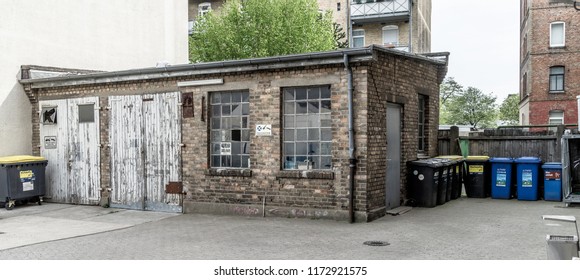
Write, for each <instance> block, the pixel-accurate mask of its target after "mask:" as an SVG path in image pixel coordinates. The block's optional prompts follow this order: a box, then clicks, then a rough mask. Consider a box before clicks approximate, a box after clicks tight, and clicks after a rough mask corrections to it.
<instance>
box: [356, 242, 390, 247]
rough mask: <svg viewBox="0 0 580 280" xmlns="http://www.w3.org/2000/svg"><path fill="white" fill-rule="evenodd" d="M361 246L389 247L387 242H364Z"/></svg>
mask: <svg viewBox="0 0 580 280" xmlns="http://www.w3.org/2000/svg"><path fill="white" fill-rule="evenodd" d="M363 244H364V245H368V246H387V245H391V244H390V243H389V242H387V241H365V242H364V243H363Z"/></svg>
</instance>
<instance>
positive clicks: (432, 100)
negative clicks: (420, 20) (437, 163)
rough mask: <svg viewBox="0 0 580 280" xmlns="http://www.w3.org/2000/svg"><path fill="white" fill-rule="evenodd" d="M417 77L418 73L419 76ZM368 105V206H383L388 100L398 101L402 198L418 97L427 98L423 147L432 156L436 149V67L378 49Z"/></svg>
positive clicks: (413, 149) (413, 147) (414, 144)
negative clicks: (400, 109) (399, 111)
mask: <svg viewBox="0 0 580 280" xmlns="http://www.w3.org/2000/svg"><path fill="white" fill-rule="evenodd" d="M418 77H421V78H420V79H419V78H418ZM368 94H369V103H368V106H369V109H368V114H369V117H368V120H369V124H368V126H369V129H368V135H367V137H368V145H369V147H368V150H369V153H368V156H369V159H368V161H369V171H368V173H369V178H368V193H369V202H368V204H369V205H368V208H369V210H374V209H377V208H381V207H385V180H386V178H385V170H386V168H387V167H386V160H385V159H386V157H387V147H386V146H385V145H384V143H387V139H386V136H387V135H386V134H387V133H389V132H388V131H387V132H386V133H385V131H384V129H386V122H387V120H386V107H387V103H395V104H399V105H401V107H402V111H401V112H402V116H401V122H402V124H401V128H402V131H401V134H402V135H401V137H402V139H401V142H402V143H401V199H402V200H404V199H405V198H406V195H407V188H406V176H405V175H406V163H407V162H408V161H411V160H415V159H417V155H418V141H417V135H418V106H417V104H418V97H419V94H422V95H424V96H426V97H427V100H426V104H425V105H426V115H425V119H426V128H425V129H426V130H425V136H426V142H427V144H426V146H427V147H426V151H425V155H427V156H435V155H436V153H437V151H436V149H437V129H438V125H439V123H438V120H439V115H438V112H439V110H438V108H439V107H438V106H439V84H438V78H437V70H436V69H435V67H433V66H432V65H430V64H429V63H427V62H418V61H414V60H410V59H407V58H403V57H395V56H392V55H389V54H383V53H379V55H378V63H375V64H373V66H372V68H371V71H370V73H369V87H368Z"/></svg>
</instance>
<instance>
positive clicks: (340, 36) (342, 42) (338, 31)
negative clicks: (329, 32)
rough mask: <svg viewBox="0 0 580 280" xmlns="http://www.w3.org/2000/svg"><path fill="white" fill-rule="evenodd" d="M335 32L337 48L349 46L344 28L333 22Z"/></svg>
mask: <svg viewBox="0 0 580 280" xmlns="http://www.w3.org/2000/svg"><path fill="white" fill-rule="evenodd" d="M332 28H333V34H334V44H335V48H336V49H344V48H348V40H346V33H345V32H344V30H343V29H342V26H340V24H338V23H336V22H333V23H332Z"/></svg>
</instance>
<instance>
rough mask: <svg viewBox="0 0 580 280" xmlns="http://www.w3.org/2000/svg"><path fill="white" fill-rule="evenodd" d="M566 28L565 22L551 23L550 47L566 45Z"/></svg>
mask: <svg viewBox="0 0 580 280" xmlns="http://www.w3.org/2000/svg"><path fill="white" fill-rule="evenodd" d="M565 30H566V27H565V24H564V23H563V22H552V23H550V47H563V46H565V45H566V43H565V41H566V35H565V34H566V33H565Z"/></svg>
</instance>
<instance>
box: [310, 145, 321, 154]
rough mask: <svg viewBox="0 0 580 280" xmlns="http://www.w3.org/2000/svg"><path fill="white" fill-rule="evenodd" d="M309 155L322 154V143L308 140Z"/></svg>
mask: <svg viewBox="0 0 580 280" xmlns="http://www.w3.org/2000/svg"><path fill="white" fill-rule="evenodd" d="M308 155H311V156H319V155H320V143H319V142H308Z"/></svg>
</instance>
